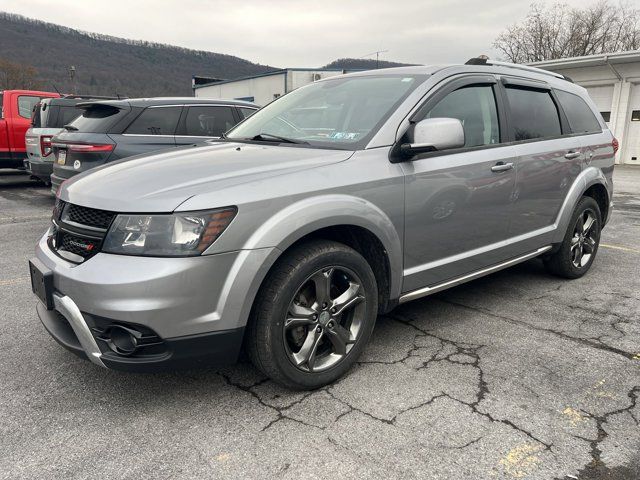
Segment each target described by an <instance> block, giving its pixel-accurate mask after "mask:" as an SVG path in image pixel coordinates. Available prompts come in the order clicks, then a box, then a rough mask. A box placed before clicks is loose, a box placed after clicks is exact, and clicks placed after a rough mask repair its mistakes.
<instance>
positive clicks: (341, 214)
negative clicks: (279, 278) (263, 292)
mask: <svg viewBox="0 0 640 480" xmlns="http://www.w3.org/2000/svg"><path fill="white" fill-rule="evenodd" d="M313 238H325V239H330V240H335V241H339V242H341V243H344V244H346V245H348V246H350V247H352V248H354V249H355V250H356V251H358V252H359V253H360V254H361V255H363V257H365V259H366V260H367V261H368V262H369V265H371V267H372V270H373V271H374V274H375V275H376V280H377V281H378V282H379V283H380V284H381V285H380V286H381V290H382V293H381V298H380V299H379V302H380V310H381V311H385V310H389V309H390V308H392V307H393V306H394V305H395V302H396V301H397V299H398V297H399V296H400V290H401V286H402V285H401V284H402V247H401V245H402V243H401V238H400V236H399V234H398V230H397V228H396V226H395V225H394V224H393V222H392V221H391V219H390V218H389V216H388V215H386V214H385V213H384V212H383V211H382V210H381V209H380V208H378V207H377V206H375V205H374V204H372V203H371V202H369V201H367V200H365V199H362V198H358V197H352V196H349V195H323V196H318V197H312V198H307V199H304V200H301V201H299V202H295V203H293V204H291V205H288V206H287V207H285V208H283V209H282V210H280V211H278V212H276V213H275V214H274V215H272V216H271V217H270V218H268V219H266V220H265V221H264V222H263V223H262V224H261V225H260V226H259V227H258V228H256V230H255V231H254V233H253V235H251V237H250V238H249V239H248V240H247V241H246V242H245V243H244V245H243V246H242V247H241V248H242V250H244V251H249V250H254V251H255V250H256V249H264V250H267V249H270V250H271V253H270V254H269V255H267V256H265V257H264V258H263V259H262V264H261V265H259V266H257V265H249V266H248V267H249V268H250V269H252V271H253V272H254V274H253V278H251V285H250V286H249V288H248V289H246V291H245V293H244V298H243V306H242V310H241V312H239V313H240V318H239V323H245V322H246V321H247V319H248V318H249V314H250V311H251V308H252V306H253V303H254V301H255V297H256V295H257V293H258V291H259V289H260V287H261V285H262V283H263V282H264V280H265V278H266V277H267V275H268V274H269V272H270V271H271V269H272V268H273V266H274V265H275V263H276V262H277V261H278V259H279V258H281V257H282V255H283V254H285V252H287V251H288V250H289V249H290V248H291V247H292V246H294V245H297V244H299V243H300V242H304V241H306V240H309V239H313ZM380 255H382V259H383V262H376V261H375V260H376V259H377V258H378V257H379V256H380ZM380 263H382V265H380ZM243 269H244V266H242V265H240V266H239V268H238V269H237V271H241V270H243ZM245 279H246V277H245ZM242 290H245V289H242Z"/></svg>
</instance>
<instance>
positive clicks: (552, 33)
mask: <svg viewBox="0 0 640 480" xmlns="http://www.w3.org/2000/svg"><path fill="white" fill-rule="evenodd" d="M493 46H494V47H495V48H496V49H497V50H498V51H499V52H500V53H501V54H502V55H503V56H504V57H506V59H508V60H509V61H511V62H514V63H529V62H539V61H542V60H553V59H556V58H567V57H580V56H583V55H593V54H597V53H613V52H621V51H626V50H637V49H639V48H640V11H639V10H638V9H636V8H632V7H630V6H629V5H628V4H626V3H620V4H618V5H615V4H612V3H610V2H609V1H608V0H601V1H599V2H597V3H594V4H592V5H590V6H586V7H583V8H570V7H568V6H567V5H566V4H564V3H554V4H552V5H546V4H545V3H534V4H532V5H531V9H530V10H529V13H528V14H527V17H526V18H525V19H524V21H523V22H522V23H519V24H515V25H511V26H510V27H508V28H507V29H506V30H505V31H504V32H502V33H501V34H500V35H499V36H498V38H496V40H495V42H494V44H493Z"/></svg>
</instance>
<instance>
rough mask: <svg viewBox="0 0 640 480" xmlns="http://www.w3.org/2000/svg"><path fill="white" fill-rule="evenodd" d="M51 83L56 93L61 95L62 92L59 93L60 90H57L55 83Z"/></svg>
mask: <svg viewBox="0 0 640 480" xmlns="http://www.w3.org/2000/svg"><path fill="white" fill-rule="evenodd" d="M51 85H52V86H53V89H54V90H55V91H56V92H57V93H58V95H60V96H61V97H62V94H61V93H60V90H58V87H56V85H55V83H52V84H51Z"/></svg>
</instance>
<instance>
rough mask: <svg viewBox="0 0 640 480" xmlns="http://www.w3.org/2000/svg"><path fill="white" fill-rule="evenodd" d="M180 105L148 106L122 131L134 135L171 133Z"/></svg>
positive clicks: (176, 122)
mask: <svg viewBox="0 0 640 480" xmlns="http://www.w3.org/2000/svg"><path fill="white" fill-rule="evenodd" d="M181 111H182V107H149V108H147V109H146V110H144V111H143V112H142V113H141V114H140V115H139V116H138V118H136V119H135V120H134V121H133V123H132V124H131V125H129V127H128V128H127V130H126V131H125V132H124V133H129V134H136V135H173V134H174V133H175V131H176V126H177V125H178V119H179V118H180V112H181Z"/></svg>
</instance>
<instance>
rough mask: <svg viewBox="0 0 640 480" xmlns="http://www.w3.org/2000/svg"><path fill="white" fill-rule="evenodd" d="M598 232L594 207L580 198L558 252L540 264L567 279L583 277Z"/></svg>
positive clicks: (595, 248) (592, 256)
mask: <svg viewBox="0 0 640 480" xmlns="http://www.w3.org/2000/svg"><path fill="white" fill-rule="evenodd" d="M601 228H602V216H601V214H600V207H599V206H598V203H597V202H596V201H595V200H594V199H593V198H591V197H583V198H582V200H580V202H579V203H578V206H577V207H576V209H575V211H574V212H573V216H572V217H571V221H570V222H569V227H568V229H567V232H566V234H565V236H564V240H563V241H562V244H561V245H560V248H559V249H558V251H557V252H555V253H554V254H553V255H551V256H549V257H548V258H546V259H545V260H544V264H545V267H546V268H547V270H548V271H549V272H550V273H553V274H554V275H558V276H561V277H565V278H571V279H573V278H579V277H581V276H583V275H584V274H585V273H587V271H588V270H589V268H590V267H591V265H592V264H593V261H594V259H595V257H596V253H597V252H598V246H599V244H600V229H601Z"/></svg>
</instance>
